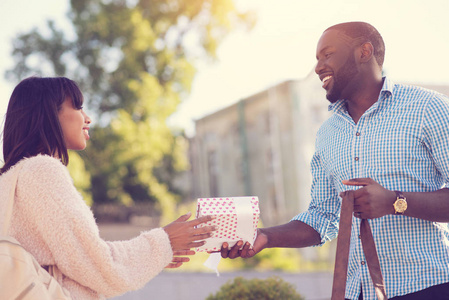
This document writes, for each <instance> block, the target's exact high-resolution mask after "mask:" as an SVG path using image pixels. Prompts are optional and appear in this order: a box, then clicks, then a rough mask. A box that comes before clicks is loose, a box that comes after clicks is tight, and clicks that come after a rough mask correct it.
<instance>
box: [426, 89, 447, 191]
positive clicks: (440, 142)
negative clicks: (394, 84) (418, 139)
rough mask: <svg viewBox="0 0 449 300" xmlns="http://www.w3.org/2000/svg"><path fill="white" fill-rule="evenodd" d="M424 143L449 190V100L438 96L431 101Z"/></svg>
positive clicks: (428, 108) (427, 109) (428, 106)
mask: <svg viewBox="0 0 449 300" xmlns="http://www.w3.org/2000/svg"><path fill="white" fill-rule="evenodd" d="M423 128H424V129H423V141H424V143H425V144H426V146H427V148H428V149H429V151H430V152H431V155H432V158H433V160H434V163H435V166H436V169H437V170H438V172H439V174H435V176H436V177H437V178H438V177H440V178H441V180H442V182H443V183H442V184H443V185H444V186H445V187H446V188H449V155H448V146H449V130H448V128H449V98H448V97H446V96H444V95H442V94H436V96H434V97H433V98H431V100H430V101H429V103H428V105H427V108H426V113H425V118H424V126H423Z"/></svg>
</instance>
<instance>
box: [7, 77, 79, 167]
mask: <svg viewBox="0 0 449 300" xmlns="http://www.w3.org/2000/svg"><path fill="white" fill-rule="evenodd" d="M66 99H71V100H72V103H73V107H74V108H77V109H81V107H82V105H83V101H84V100H83V95H82V93H81V91H80V89H79V87H78V85H77V84H76V83H75V82H74V81H72V80H70V79H68V78H65V77H44V78H43V77H29V78H26V79H24V80H22V81H21V82H20V83H19V84H18V85H17V86H16V87H15V89H14V91H13V92H12V95H11V99H10V100H9V104H8V109H7V111H6V119H5V126H4V129H3V157H4V162H5V164H4V166H3V167H2V168H1V169H0V174H2V173H4V172H6V171H7V170H9V169H10V168H11V167H12V166H14V165H15V164H16V163H17V162H18V161H20V160H21V159H23V158H25V157H32V156H36V155H38V154H47V155H51V156H53V155H57V156H58V157H59V158H60V159H61V161H62V163H63V164H64V165H67V164H68V162H69V155H68V152H67V147H66V145H65V142H64V136H63V132H62V128H61V125H60V123H59V118H58V112H59V111H60V109H61V107H62V104H63V103H64V101H65V100H66Z"/></svg>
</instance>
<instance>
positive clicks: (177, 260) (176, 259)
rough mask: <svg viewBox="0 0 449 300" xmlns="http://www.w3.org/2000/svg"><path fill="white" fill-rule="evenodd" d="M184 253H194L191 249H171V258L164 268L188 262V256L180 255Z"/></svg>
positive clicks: (174, 267) (171, 267) (173, 267)
mask: <svg viewBox="0 0 449 300" xmlns="http://www.w3.org/2000/svg"><path fill="white" fill-rule="evenodd" d="M184 255H195V251H193V250H179V251H173V260H172V261H171V263H169V264H168V265H167V266H166V267H165V268H166V269H176V268H179V267H180V266H182V264H183V263H186V262H189V261H190V258H188V257H182V256H184Z"/></svg>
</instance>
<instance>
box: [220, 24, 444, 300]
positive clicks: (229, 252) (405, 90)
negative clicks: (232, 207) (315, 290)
mask: <svg viewBox="0 0 449 300" xmlns="http://www.w3.org/2000/svg"><path fill="white" fill-rule="evenodd" d="M404 50H406V49H404ZM384 53H385V47H384V42H383V40H382V37H381V36H380V34H379V33H378V32H377V30H376V29H375V28H374V27H373V26H371V25H369V24H367V23H363V22H351V23H343V24H338V25H335V26H332V27H330V28H328V29H327V30H326V31H324V33H323V35H322V36H321V38H320V40H319V42H318V46H317V52H316V56H317V65H316V68H315V72H316V73H317V74H318V76H319V77H320V80H321V81H322V82H323V88H324V89H325V90H326V97H327V99H328V100H329V101H330V102H331V104H330V109H331V110H332V111H333V112H334V113H333V115H332V116H331V117H330V118H329V119H328V120H327V121H326V122H325V123H324V124H323V125H322V126H321V128H320V130H319V131H318V133H317V141H316V152H315V154H314V156H313V159H312V163H311V170H312V176H313V182H312V192H311V196H312V200H311V203H310V206H309V209H308V210H307V211H306V212H304V213H301V214H299V215H297V216H296V217H294V218H293V219H292V220H291V221H290V222H289V223H286V224H283V225H280V226H276V227H270V228H262V229H259V232H258V236H257V239H256V241H255V243H254V247H253V248H252V249H251V248H250V246H249V244H248V243H246V244H245V245H244V247H243V249H242V250H239V247H241V246H242V241H240V242H239V243H237V244H236V246H234V247H232V248H231V249H228V245H227V244H226V243H225V244H223V247H222V251H221V252H222V257H229V258H235V257H239V256H240V257H244V258H246V257H252V256H254V255H255V254H256V253H258V252H260V251H261V250H263V249H265V248H271V247H294V248H299V247H307V246H314V245H321V244H323V243H324V242H326V241H328V240H331V239H333V238H335V237H336V235H337V232H338V223H339V214H340V207H341V197H340V196H339V195H340V193H342V192H343V191H346V190H349V189H354V190H356V191H355V192H354V198H355V199H354V218H353V229H352V235H351V248H350V254H349V255H350V257H349V267H348V280H347V285H346V298H347V299H362V298H363V299H376V296H375V294H374V288H373V285H372V282H371V279H370V275H369V271H368V266H367V264H366V263H365V257H364V254H363V250H362V246H361V241H360V239H359V234H360V233H359V225H360V220H361V219H369V223H370V225H371V228H372V230H373V235H374V240H375V243H376V248H377V252H378V255H379V260H380V265H381V270H382V273H383V277H384V280H385V284H386V290H387V296H388V298H389V299H449V228H448V224H447V222H449V189H447V188H445V187H449V151H448V147H449V99H448V97H446V96H444V95H441V94H438V93H436V92H433V91H429V90H425V89H422V88H418V87H411V86H404V85H399V84H394V83H393V82H392V81H390V80H389V79H388V78H386V77H382V64H383V60H384ZM351 178H355V179H351ZM395 191H397V192H395ZM405 204H406V205H405ZM362 295H363V296H362Z"/></svg>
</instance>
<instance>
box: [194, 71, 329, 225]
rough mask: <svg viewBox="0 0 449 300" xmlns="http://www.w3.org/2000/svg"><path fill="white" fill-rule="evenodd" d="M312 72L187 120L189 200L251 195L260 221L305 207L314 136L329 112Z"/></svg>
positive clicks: (268, 222) (282, 219) (269, 222)
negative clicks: (191, 128)
mask: <svg viewBox="0 0 449 300" xmlns="http://www.w3.org/2000/svg"><path fill="white" fill-rule="evenodd" d="M327 106H328V103H327V101H326V100H325V94H324V90H323V89H322V88H321V82H320V81H319V79H318V78H317V77H316V75H314V74H310V75H309V76H308V77H306V78H305V79H304V80H300V81H298V80H291V81H286V82H283V83H280V84H278V85H276V86H273V87H271V88H269V89H267V90H264V91H262V92H260V93H257V94H255V95H252V96H250V97H248V98H245V99H242V100H240V101H238V102H237V103H235V104H233V105H231V106H229V107H226V108H224V109H222V110H220V111H217V112H215V113H212V114H210V115H207V116H205V117H203V118H201V119H198V120H196V121H195V132H196V134H195V137H194V138H192V139H191V142H190V160H191V180H192V197H193V198H200V197H224V196H253V195H254V196H258V197H259V200H260V209H261V220H262V222H263V224H264V226H271V225H275V224H279V223H281V222H286V221H288V220H289V219H291V218H292V217H293V216H294V215H295V214H296V213H297V212H298V211H302V210H304V209H306V208H307V205H308V202H309V193H310V184H311V177H310V168H309V166H310V159H311V157H312V155H313V150H314V140H315V134H316V131H317V130H318V128H319V126H320V124H321V123H322V122H323V121H324V120H325V119H326V118H327V117H328V116H329V113H328V111H327Z"/></svg>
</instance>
